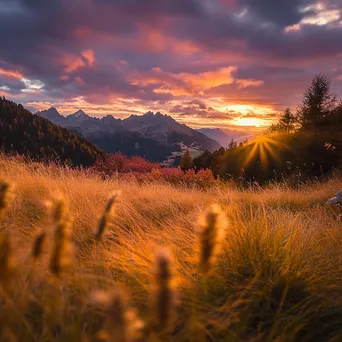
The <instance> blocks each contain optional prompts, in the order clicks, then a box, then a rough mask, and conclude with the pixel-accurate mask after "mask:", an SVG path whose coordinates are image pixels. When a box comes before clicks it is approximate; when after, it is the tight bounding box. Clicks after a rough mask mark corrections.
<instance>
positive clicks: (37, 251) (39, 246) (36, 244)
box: [32, 231, 46, 261]
mask: <svg viewBox="0 0 342 342" xmlns="http://www.w3.org/2000/svg"><path fill="white" fill-rule="evenodd" d="M45 240H46V232H44V231H43V232H40V233H39V234H38V235H37V236H36V237H35V239H34V240H33V245H32V258H33V260H34V261H37V260H38V259H39V258H40V257H41V255H42V253H43V249H44V243H45Z"/></svg>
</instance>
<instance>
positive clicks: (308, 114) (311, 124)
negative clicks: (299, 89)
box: [298, 74, 336, 134]
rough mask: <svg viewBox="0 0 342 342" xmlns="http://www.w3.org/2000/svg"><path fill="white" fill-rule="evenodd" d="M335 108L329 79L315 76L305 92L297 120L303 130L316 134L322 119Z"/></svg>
mask: <svg viewBox="0 0 342 342" xmlns="http://www.w3.org/2000/svg"><path fill="white" fill-rule="evenodd" d="M335 106H336V96H335V95H334V94H332V92H331V82H330V79H329V78H328V77H327V76H325V75H321V74H320V75H316V76H315V77H314V79H313V80H312V82H311V85H310V86H309V88H308V89H307V90H306V91H305V93H304V97H303V101H302V104H301V105H300V107H299V110H298V120H299V123H300V124H301V125H302V127H303V128H306V129H313V130H314V131H315V134H317V133H318V131H319V128H320V126H321V125H322V123H323V121H324V119H326V118H327V116H329V114H331V113H332V111H333V110H334V108H335Z"/></svg>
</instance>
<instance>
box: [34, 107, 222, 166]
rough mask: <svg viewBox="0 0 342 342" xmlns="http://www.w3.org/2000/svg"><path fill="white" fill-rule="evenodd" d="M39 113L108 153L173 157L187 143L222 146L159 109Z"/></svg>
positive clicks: (195, 147)
mask: <svg viewBox="0 0 342 342" xmlns="http://www.w3.org/2000/svg"><path fill="white" fill-rule="evenodd" d="M37 115H39V116H42V117H44V118H46V119H48V120H50V121H51V122H53V123H56V124H58V125H61V126H63V127H65V128H68V129H70V130H72V131H73V132H75V133H77V134H78V135H80V136H82V137H85V138H86V139H88V140H89V141H91V142H93V143H94V144H96V145H98V146H99V147H100V148H102V149H103V150H104V151H106V152H108V153H115V152H121V153H124V154H126V155H127V156H133V155H138V156H141V157H144V158H146V159H148V160H151V161H158V162H162V161H165V160H167V159H170V158H169V157H170V156H172V154H173V153H181V152H182V150H183V149H184V146H185V147H189V148H191V149H193V150H196V151H205V150H209V151H214V150H215V149H217V148H219V147H220V144H219V143H217V142H216V141H214V140H212V139H210V138H208V137H207V136H206V135H204V134H202V133H201V132H198V131H196V130H194V129H192V128H190V127H188V126H186V125H183V124H180V123H178V122H177V121H176V120H174V119H173V118H172V117H170V116H168V115H163V114H161V113H159V112H158V113H155V114H154V113H152V112H147V113H146V114H144V115H131V116H130V117H128V118H126V119H124V120H121V119H116V118H114V117H113V116H111V115H107V116H105V117H103V118H101V119H100V118H94V117H91V116H89V115H87V114H86V113H85V112H83V111H82V110H78V111H77V112H76V113H74V114H71V115H68V116H66V117H65V116H63V115H61V114H60V113H59V112H58V111H57V110H56V109H55V108H50V109H48V110H45V111H41V112H38V113H37Z"/></svg>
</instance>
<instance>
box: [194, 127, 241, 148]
mask: <svg viewBox="0 0 342 342" xmlns="http://www.w3.org/2000/svg"><path fill="white" fill-rule="evenodd" d="M198 132H201V133H203V134H204V135H206V136H207V137H208V138H210V139H212V140H215V141H217V142H218V143H219V144H220V145H221V146H223V147H228V145H229V143H230V141H231V140H232V139H234V140H236V141H241V140H242V139H244V138H246V137H248V133H244V132H239V131H235V130H227V129H226V130H225V131H223V130H222V129H220V128H200V129H198Z"/></svg>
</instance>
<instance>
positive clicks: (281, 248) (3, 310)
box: [0, 158, 342, 341]
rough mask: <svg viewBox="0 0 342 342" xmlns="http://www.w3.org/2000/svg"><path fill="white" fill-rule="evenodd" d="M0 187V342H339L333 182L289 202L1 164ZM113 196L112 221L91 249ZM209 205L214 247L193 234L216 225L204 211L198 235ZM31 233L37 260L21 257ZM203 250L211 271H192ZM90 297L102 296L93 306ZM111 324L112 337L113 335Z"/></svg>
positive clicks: (338, 234)
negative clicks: (3, 182)
mask: <svg viewBox="0 0 342 342" xmlns="http://www.w3.org/2000/svg"><path fill="white" fill-rule="evenodd" d="M0 179H7V180H8V182H10V183H13V184H15V185H16V186H15V190H14V193H15V199H14V201H13V202H12V203H11V205H10V206H9V208H8V211H7V213H6V214H5V216H4V219H3V220H2V221H1V223H0V230H1V232H7V233H8V237H9V239H10V241H9V242H6V241H7V240H5V242H4V243H5V244H4V245H6V244H7V243H10V246H11V249H10V250H11V251H13V257H14V258H15V265H16V272H15V273H13V274H11V275H10V276H11V277H12V279H14V281H13V282H10V283H8V284H10V286H7V285H6V287H1V290H0V303H1V304H0V305H1V307H0V341H15V340H17V341H99V339H100V338H104V337H107V338H108V334H109V335H114V337H112V341H117V338H118V336H124V337H125V338H131V336H136V334H135V333H134V334H133V333H132V332H133V330H132V329H137V328H139V329H140V333H139V336H140V339H133V340H137V341H274V340H276V341H340V340H341V339H342V330H341V323H342V277H341V274H342V273H341V272H342V266H341V256H342V245H341V240H342V231H341V227H340V223H339V222H338V221H337V220H336V217H337V214H338V213H337V212H336V211H335V210H334V209H332V208H328V207H325V206H324V205H323V204H324V202H325V201H326V199H327V198H329V197H331V195H332V194H334V193H335V192H336V189H337V188H340V187H341V186H342V181H341V180H340V179H335V180H332V181H330V182H328V183H326V184H323V185H322V184H317V185H312V186H310V187H307V188H304V189H302V190H291V189H288V188H286V187H285V186H283V185H282V186H276V185H274V186H272V187H269V188H267V189H264V190H260V189H258V190H257V191H247V190H246V191H237V190H233V189H231V188H229V187H228V186H224V185H222V186H221V187H215V188H214V189H209V190H200V189H196V188H185V187H184V188H182V187H180V186H177V187H174V186H171V185H167V184H165V183H158V182H151V183H149V184H144V185H139V184H137V183H133V182H130V181H127V180H126V181H123V180H120V179H111V180H106V181H103V180H102V179H101V178H100V177H97V176H96V175H93V174H87V173H86V172H82V171H75V170H68V169H59V168H57V167H55V166H51V167H45V166H42V165H40V164H22V163H19V162H18V161H15V160H10V159H4V158H1V159H0ZM117 190H121V197H120V200H119V201H118V203H117V206H116V208H115V211H113V212H112V213H111V214H112V220H111V222H110V223H108V222H107V220H106V227H105V230H104V232H105V234H102V233H101V239H98V241H96V233H97V232H98V229H99V224H100V222H101V219H102V220H103V216H104V215H105V214H106V212H107V213H108V212H109V211H106V210H105V209H106V204H108V199H109V198H110V195H111V194H113V193H115V191H117ZM58 194H63V200H64V201H65V202H66V203H68V207H69V214H68V215H69V216H70V217H72V218H73V220H72V221H73V225H72V229H71V231H70V234H71V242H72V244H73V246H74V248H73V256H72V255H70V259H68V260H70V261H71V262H70V263H68V268H66V269H65V270H63V272H60V273H59V274H58V277H52V272H51V271H50V270H49V268H50V267H51V252H53V251H54V248H55V247H56V246H55V245H54V243H55V238H54V235H55V233H56V225H54V224H53V217H51V215H52V214H51V213H50V214H49V212H48V211H47V209H46V202H47V201H51V200H53V199H55V198H56V196H57V195H58ZM213 203H217V204H218V205H219V206H220V207H221V208H222V209H223V212H224V214H225V215H226V216H227V218H228V223H227V227H226V229H225V234H224V236H225V237H224V239H222V238H220V239H216V235H215V234H214V235H212V234H211V233H214V232H217V231H216V228H215V229H213V230H212V231H211V233H210V234H209V233H208V234H207V235H199V232H203V231H207V230H208V229H207V228H210V227H216V226H215V225H216V224H219V222H220V220H218V221H215V224H214V223H213V222H214V221H210V220H211V218H212V215H211V216H210V212H211V211H210V210H209V211H208V212H207V214H206V215H209V216H207V219H209V221H208V220H207V221H205V222H204V223H200V222H198V218H199V217H200V216H201V215H202V214H203V213H205V212H206V210H207V209H208V208H210V205H211V204H213ZM107 208H109V207H108V206H107ZM214 208H215V207H214ZM215 210H216V209H215ZM214 212H216V211H214ZM65 215H67V214H66V213H65ZM63 217H65V216H63ZM106 217H107V216H106ZM204 217H206V216H204ZM63 220H64V219H63ZM210 222H211V223H210ZM42 231H44V232H46V236H45V243H44V246H42V250H41V251H40V252H39V258H38V259H37V258H34V257H33V256H34V255H32V253H33V252H32V251H33V250H32V246H34V245H35V241H36V238H37V236H39V234H40V233H41V232H42ZM209 231H210V230H209ZM199 236H201V237H202V238H203V241H202V243H199V240H200V239H199ZM205 236H209V237H214V238H211V239H210V241H209V240H208V239H205ZM220 236H221V235H220ZM222 236H223V235H222ZM213 241H214V242H215V243H216V241H219V243H220V245H219V246H220V248H219V249H218V250H217V253H216V252H215V253H214V254H210V259H208V258H204V257H206V254H205V253H204V254H202V256H203V260H204V261H208V260H210V268H208V270H210V272H203V270H207V268H202V269H201V267H200V266H201V263H200V262H199V261H200V255H201V254H200V253H199V250H200V248H201V246H205V245H206V243H208V244H209V245H210V246H212V245H213ZM159 246H162V249H161V251H162V252H160V249H159ZM165 250H167V252H165ZM215 251H216V250H215ZM213 255H214V256H215V257H214V258H212V256H213ZM205 264H206V265H208V263H207V262H206V263H205ZM169 266H170V268H169ZM171 266H172V267H171ZM171 269H172V272H171V271H169V270H171ZM163 275H165V277H164V276H163ZM166 275H167V277H166ZM165 279H168V280H169V281H167V282H165V281H164V280H165ZM99 291H101V292H99ZM94 293H95V294H99V293H102V295H101V296H98V295H97V296H95V299H96V301H95V302H96V303H95V302H94ZM120 293H123V294H122V296H121V295H120V296H119V297H118V294H120ZM171 299H172V300H171ZM121 300H122V301H121ZM126 300H127V302H126ZM101 303H102V304H101ZM160 303H164V304H165V305H166V307H164V306H163V305H162V304H160ZM111 304H112V306H110V305H111ZM156 307H158V310H159V311H158V312H159V316H158V317H156V316H155V314H156V310H154V309H151V308H156ZM120 308H122V311H120V310H121V309H120ZM110 309H112V310H110ZM164 309H165V310H164ZM169 310H172V311H169ZM120 312H121V313H120ZM131 312H134V315H133V313H132V314H131ZM171 313H172V315H171ZM120 315H121V316H120ZM113 317H121V319H122V322H124V324H125V326H123V325H120V326H118V327H117V328H115V329H114V330H115V331H116V333H115V331H114V330H113V327H114V326H115V324H114V323H115V322H116V323H117V322H118V319H119V318H117V319H115V320H114V321H113ZM170 317H172V320H171V319H169V318H170ZM161 318H162V320H160V319H161ZM110 322H112V323H110ZM113 322H114V323H113ZM133 323H134V326H133V325H132V324H133ZM119 328H120V329H121V330H120V329H119ZM166 328H167V329H166ZM127 329H128V330H127ZM135 331H136V330H134V332H135Z"/></svg>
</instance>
